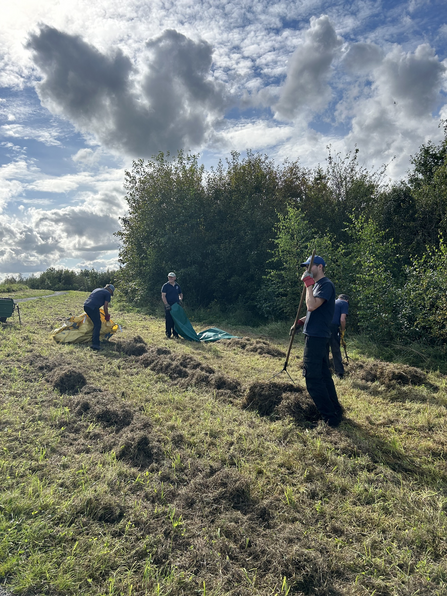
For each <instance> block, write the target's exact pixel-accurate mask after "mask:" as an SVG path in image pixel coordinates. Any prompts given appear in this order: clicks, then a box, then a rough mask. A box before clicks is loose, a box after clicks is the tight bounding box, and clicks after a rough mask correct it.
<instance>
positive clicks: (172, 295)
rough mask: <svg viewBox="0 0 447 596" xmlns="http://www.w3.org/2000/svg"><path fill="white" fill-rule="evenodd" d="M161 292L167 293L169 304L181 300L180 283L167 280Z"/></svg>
mask: <svg viewBox="0 0 447 596" xmlns="http://www.w3.org/2000/svg"><path fill="white" fill-rule="evenodd" d="M161 293H162V294H166V300H167V301H168V304H175V303H176V302H178V301H179V300H180V298H179V296H180V294H181V293H182V289H181V287H180V286H179V285H178V283H175V284H174V285H172V284H170V283H169V282H168V281H167V282H166V283H165V284H164V286H163V287H162V288H161Z"/></svg>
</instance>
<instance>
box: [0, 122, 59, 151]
mask: <svg viewBox="0 0 447 596" xmlns="http://www.w3.org/2000/svg"><path fill="white" fill-rule="evenodd" d="M0 134H1V135H4V136H5V137H13V138H16V139H25V140H29V139H34V140H35V141H39V142H40V143H43V144H44V145H47V146H49V147H51V146H59V145H60V144H61V143H60V141H59V140H58V139H57V137H58V136H59V134H60V133H59V131H58V130H57V129H56V130H55V129H50V128H48V129H38V128H31V127H29V126H23V125H22V124H4V125H3V126H0Z"/></svg>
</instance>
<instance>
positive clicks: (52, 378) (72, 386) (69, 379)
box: [47, 366, 87, 395]
mask: <svg viewBox="0 0 447 596" xmlns="http://www.w3.org/2000/svg"><path fill="white" fill-rule="evenodd" d="M47 380H48V381H49V382H50V383H51V385H52V386H53V388H54V389H57V390H58V391H60V392H61V393H66V394H68V395H74V394H75V393H79V391H81V389H82V388H83V387H84V386H85V385H87V380H86V378H85V377H84V375H83V374H82V372H81V371H80V370H76V369H74V368H70V367H68V366H59V367H57V368H55V369H54V370H53V371H52V372H50V373H49V374H48V375H47Z"/></svg>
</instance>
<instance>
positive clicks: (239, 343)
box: [226, 337, 286, 358]
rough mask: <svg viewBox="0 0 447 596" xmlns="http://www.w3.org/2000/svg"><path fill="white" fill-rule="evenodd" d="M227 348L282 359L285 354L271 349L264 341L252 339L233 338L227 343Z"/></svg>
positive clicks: (273, 348) (276, 349)
mask: <svg viewBox="0 0 447 596" xmlns="http://www.w3.org/2000/svg"><path fill="white" fill-rule="evenodd" d="M226 345H227V346H231V347H236V348H241V349H242V350H245V351H246V352H254V353H255V354H260V355H267V356H273V357H276V358H280V357H281V358H284V357H285V355H286V354H285V352H283V351H282V350H279V349H278V348H275V347H273V346H272V345H271V344H270V343H269V342H268V341H266V340H265V339H252V338H251V337H242V338H233V339H230V340H229V341H228V342H227V343H226Z"/></svg>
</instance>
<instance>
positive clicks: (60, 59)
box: [27, 25, 226, 157]
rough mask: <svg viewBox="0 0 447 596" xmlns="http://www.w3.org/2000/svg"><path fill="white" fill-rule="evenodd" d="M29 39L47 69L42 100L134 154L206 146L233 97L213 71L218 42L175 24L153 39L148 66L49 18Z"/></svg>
mask: <svg viewBox="0 0 447 596" xmlns="http://www.w3.org/2000/svg"><path fill="white" fill-rule="evenodd" d="M27 47H28V49H29V50H31V51H32V53H33V57H34V62H35V64H36V66H37V67H38V69H39V71H40V72H41V74H42V77H43V78H42V80H41V81H40V82H39V83H38V84H37V91H38V94H39V97H40V99H41V101H42V104H43V105H44V106H46V107H47V108H48V109H49V110H50V111H52V112H53V113H54V114H57V115H59V116H62V117H64V118H67V119H68V120H70V121H71V123H72V124H74V125H75V126H76V127H77V128H78V129H79V130H80V131H82V132H84V133H86V134H88V133H93V134H94V135H95V136H96V138H97V139H98V140H99V141H100V142H101V143H102V144H103V145H105V146H107V147H109V148H111V149H115V150H121V151H124V152H126V153H127V154H130V155H133V156H138V157H147V156H151V155H153V154H155V153H158V151H161V150H162V151H166V150H170V151H176V150H178V149H182V148H187V149H189V148H196V147H198V146H200V144H201V143H203V142H204V141H205V140H206V138H207V136H208V135H209V134H210V133H211V132H212V124H213V122H214V121H215V120H216V119H218V118H220V117H221V116H222V114H223V110H224V107H225V105H226V103H225V97H224V92H223V87H222V86H221V85H220V84H218V83H217V82H215V81H214V80H213V79H212V77H211V73H210V69H211V64H212V49H211V46H210V45H209V44H208V43H207V42H205V41H197V42H196V41H193V40H191V39H188V38H187V37H185V36H184V35H182V34H180V33H178V32H177V31H174V30H167V31H165V32H164V33H163V34H162V35H160V36H159V37H157V38H155V39H152V40H150V41H149V42H148V43H147V44H146V55H145V60H144V66H143V67H141V69H137V68H136V67H135V66H134V65H133V64H132V63H131V61H130V59H129V58H128V57H127V56H125V55H124V54H123V52H122V51H121V50H119V49H117V50H115V51H114V52H113V53H112V54H110V55H106V54H103V53H101V52H100V51H99V50H97V49H96V48H95V47H94V46H92V45H90V44H88V43H86V42H85V41H84V40H83V39H82V38H81V37H80V36H77V35H69V34H67V33H63V32H61V31H58V30H57V29H55V28H54V27H49V26H45V25H43V26H41V27H40V30H39V32H38V33H34V34H32V35H31V36H30V38H29V41H28V44H27Z"/></svg>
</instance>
